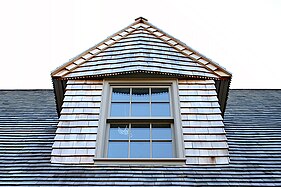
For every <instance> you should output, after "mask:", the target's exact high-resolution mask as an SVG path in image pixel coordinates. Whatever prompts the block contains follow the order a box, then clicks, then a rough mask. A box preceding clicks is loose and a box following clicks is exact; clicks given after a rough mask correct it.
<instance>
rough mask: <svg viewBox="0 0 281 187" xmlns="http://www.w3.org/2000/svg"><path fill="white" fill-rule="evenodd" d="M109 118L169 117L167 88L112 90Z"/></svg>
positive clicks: (116, 88)
mask: <svg viewBox="0 0 281 187" xmlns="http://www.w3.org/2000/svg"><path fill="white" fill-rule="evenodd" d="M110 116H111V117H123V116H130V117H156V116H170V96H169V89H168V88H162V87H158V88H146V87H143V88H138V87H135V88H122V87H121V88H120V87H114V88H112V94H111V107H110Z"/></svg>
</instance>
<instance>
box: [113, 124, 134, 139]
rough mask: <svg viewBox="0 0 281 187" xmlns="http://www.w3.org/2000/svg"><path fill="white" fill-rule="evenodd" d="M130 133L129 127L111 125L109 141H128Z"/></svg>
mask: <svg viewBox="0 0 281 187" xmlns="http://www.w3.org/2000/svg"><path fill="white" fill-rule="evenodd" d="M129 133H130V131H129V125H123V124H122V125H121V124H114V125H110V129H109V140H128V139H129V138H128V137H129Z"/></svg>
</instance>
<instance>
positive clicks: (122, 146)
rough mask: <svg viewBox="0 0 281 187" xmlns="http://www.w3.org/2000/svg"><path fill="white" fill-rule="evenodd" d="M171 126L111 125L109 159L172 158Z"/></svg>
mask: <svg viewBox="0 0 281 187" xmlns="http://www.w3.org/2000/svg"><path fill="white" fill-rule="evenodd" d="M172 157H173V149H172V129H171V125H170V124H146V123H144V124H110V129H109V142H108V158H172Z"/></svg>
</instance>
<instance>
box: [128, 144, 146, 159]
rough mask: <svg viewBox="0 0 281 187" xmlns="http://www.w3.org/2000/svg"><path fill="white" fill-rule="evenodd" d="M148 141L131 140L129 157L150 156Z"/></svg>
mask: <svg viewBox="0 0 281 187" xmlns="http://www.w3.org/2000/svg"><path fill="white" fill-rule="evenodd" d="M149 150H150V143H149V142H131V147H130V157H131V158H149V157H150V151H149Z"/></svg>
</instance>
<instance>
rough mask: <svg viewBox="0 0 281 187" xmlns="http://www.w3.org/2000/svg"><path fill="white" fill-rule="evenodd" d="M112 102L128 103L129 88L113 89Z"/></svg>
mask: <svg viewBox="0 0 281 187" xmlns="http://www.w3.org/2000/svg"><path fill="white" fill-rule="evenodd" d="M111 100H112V101H129V100H130V88H113V90H112V97H111Z"/></svg>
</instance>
